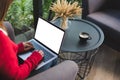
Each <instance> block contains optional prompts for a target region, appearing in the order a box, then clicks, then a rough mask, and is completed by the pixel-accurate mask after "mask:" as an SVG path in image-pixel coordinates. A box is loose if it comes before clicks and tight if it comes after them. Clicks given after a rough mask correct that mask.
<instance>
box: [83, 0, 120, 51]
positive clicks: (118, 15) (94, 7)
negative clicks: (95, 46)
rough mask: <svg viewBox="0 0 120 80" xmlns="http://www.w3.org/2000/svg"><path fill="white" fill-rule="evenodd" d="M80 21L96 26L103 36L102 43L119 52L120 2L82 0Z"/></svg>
mask: <svg viewBox="0 0 120 80" xmlns="http://www.w3.org/2000/svg"><path fill="white" fill-rule="evenodd" d="M82 8H83V13H82V19H86V20H89V21H91V22H93V23H95V24H96V25H98V26H99V27H100V28H101V29H102V30H103V32H104V34H105V41H104V43H105V44H107V45H108V46H110V47H111V48H113V49H115V50H117V51H120V0H82Z"/></svg>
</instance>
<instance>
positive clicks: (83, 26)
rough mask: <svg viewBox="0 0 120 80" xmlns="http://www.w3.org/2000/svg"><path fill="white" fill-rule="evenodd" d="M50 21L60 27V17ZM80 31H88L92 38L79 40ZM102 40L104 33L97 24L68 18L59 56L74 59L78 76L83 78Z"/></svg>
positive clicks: (63, 58) (64, 58)
mask: <svg viewBox="0 0 120 80" xmlns="http://www.w3.org/2000/svg"><path fill="white" fill-rule="evenodd" d="M52 23H53V24H55V25H56V26H58V27H60V19H56V20H55V21H52ZM80 32H86V33H88V34H89V35H90V36H91V38H92V39H91V40H87V41H86V42H84V43H83V42H81V41H80V38H79V33H80ZM103 41H104V34H103V32H102V30H101V29H100V28H99V27H98V26H97V25H95V24H93V23H91V22H89V21H86V20H82V19H69V20H68V29H66V30H65V36H64V39H63V43H62V45H61V53H60V55H59V57H60V59H62V60H67V59H70V60H73V61H75V62H76V63H77V64H78V65H79V73H78V76H79V77H80V78H81V79H84V78H85V76H86V75H88V73H89V71H90V69H91V67H92V64H93V62H94V59H95V55H96V53H97V49H98V48H99V46H100V45H101V44H102V43H103Z"/></svg>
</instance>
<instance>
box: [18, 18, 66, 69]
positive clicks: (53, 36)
mask: <svg viewBox="0 0 120 80" xmlns="http://www.w3.org/2000/svg"><path fill="white" fill-rule="evenodd" d="M64 33H65V31H64V30H63V29H61V28H60V27H58V26H56V25H54V24H52V23H50V22H48V21H46V20H45V19H43V18H38V23H37V27H36V31H35V35H34V38H33V39H31V40H29V41H30V42H31V43H32V44H33V46H34V48H35V49H36V50H43V52H44V58H43V61H42V62H41V63H39V65H38V66H37V68H36V69H35V70H38V69H40V68H41V67H43V66H45V65H47V64H50V63H51V62H52V61H54V60H55V59H56V58H57V57H58V54H59V51H60V48H61V44H62V41H63V38H64ZM31 54H32V51H28V52H26V53H24V54H20V55H19V57H20V58H21V59H22V60H26V59H27V58H28V57H29V56H30V55H31Z"/></svg>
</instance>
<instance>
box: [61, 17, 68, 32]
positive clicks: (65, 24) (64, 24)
mask: <svg viewBox="0 0 120 80" xmlns="http://www.w3.org/2000/svg"><path fill="white" fill-rule="evenodd" d="M60 26H61V28H62V29H63V30H66V29H67V28H68V18H61V21H60Z"/></svg>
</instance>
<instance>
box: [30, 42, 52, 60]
mask: <svg viewBox="0 0 120 80" xmlns="http://www.w3.org/2000/svg"><path fill="white" fill-rule="evenodd" d="M31 43H32V44H33V46H34V48H35V50H42V51H43V52H44V58H43V62H46V61H48V60H49V59H51V58H52V57H53V55H52V54H48V53H50V51H49V50H47V49H46V48H45V47H43V46H42V45H40V44H37V43H38V42H36V41H33V40H32V41H31Z"/></svg>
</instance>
